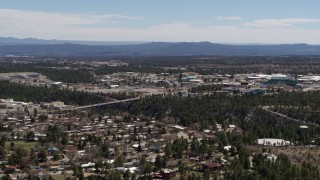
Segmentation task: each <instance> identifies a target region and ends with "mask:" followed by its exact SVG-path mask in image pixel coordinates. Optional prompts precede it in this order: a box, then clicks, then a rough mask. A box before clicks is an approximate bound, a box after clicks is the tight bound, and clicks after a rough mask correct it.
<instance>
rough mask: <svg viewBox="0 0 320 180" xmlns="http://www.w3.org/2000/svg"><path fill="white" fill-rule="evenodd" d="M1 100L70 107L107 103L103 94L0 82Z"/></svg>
mask: <svg viewBox="0 0 320 180" xmlns="http://www.w3.org/2000/svg"><path fill="white" fill-rule="evenodd" d="M0 98H2V99H5V98H12V99H14V100H16V101H24V102H34V103H40V102H52V101H63V102H64V103H65V104H68V105H87V104H95V103H99V102H105V101H106V97H105V96H103V95H101V94H91V93H87V92H79V91H75V90H68V89H58V88H49V87H35V86H26V85H23V84H17V83H10V82H9V81H0Z"/></svg>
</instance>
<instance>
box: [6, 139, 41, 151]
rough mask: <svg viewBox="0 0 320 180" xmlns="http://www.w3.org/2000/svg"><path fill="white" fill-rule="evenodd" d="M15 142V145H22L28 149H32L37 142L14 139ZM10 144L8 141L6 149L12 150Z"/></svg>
mask: <svg viewBox="0 0 320 180" xmlns="http://www.w3.org/2000/svg"><path fill="white" fill-rule="evenodd" d="M13 143H14V147H22V148H25V149H27V150H30V149H31V148H33V147H34V146H35V144H36V142H25V141H13ZM10 144H11V142H10V141H8V142H6V149H7V150H10Z"/></svg>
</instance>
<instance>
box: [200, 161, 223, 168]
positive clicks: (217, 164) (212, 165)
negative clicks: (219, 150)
mask: <svg viewBox="0 0 320 180" xmlns="http://www.w3.org/2000/svg"><path fill="white" fill-rule="evenodd" d="M204 166H206V167H207V168H217V167H220V166H221V164H219V163H217V162H212V163H207V164H204Z"/></svg>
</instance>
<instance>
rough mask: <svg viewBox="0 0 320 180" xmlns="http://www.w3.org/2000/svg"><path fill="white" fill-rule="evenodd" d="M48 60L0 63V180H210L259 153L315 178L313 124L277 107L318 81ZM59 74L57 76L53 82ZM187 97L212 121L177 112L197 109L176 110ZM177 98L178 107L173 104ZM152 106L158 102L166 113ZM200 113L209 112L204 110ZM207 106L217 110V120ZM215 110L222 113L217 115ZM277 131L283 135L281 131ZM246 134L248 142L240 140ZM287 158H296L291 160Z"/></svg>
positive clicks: (249, 163) (250, 164) (249, 166)
mask: <svg viewBox="0 0 320 180" xmlns="http://www.w3.org/2000/svg"><path fill="white" fill-rule="evenodd" d="M53 61H56V60H50V59H49V58H44V59H36V60H34V58H31V57H30V58H28V57H3V59H2V62H1V67H0V71H1V73H0V79H1V80H0V81H1V83H0V90H1V89H2V90H1V93H0V98H1V99H0V120H1V124H0V130H1V139H0V140H1V141H0V142H1V144H0V145H1V149H0V158H1V164H2V166H1V174H3V177H7V178H9V179H23V178H41V179H50V178H51V179H74V178H78V179H84V178H88V179H90V178H91V179H97V178H100V179H179V178H182V179H183V178H184V177H187V178H188V179H220V178H228V177H229V178H231V177H232V176H233V175H234V173H236V172H233V171H232V167H233V166H234V163H235V162H239V160H237V159H240V160H241V161H243V162H244V165H243V168H244V169H245V171H247V172H248V173H249V172H250V171H252V172H254V171H255V170H254V166H255V161H256V159H257V158H261V157H259V156H258V155H259V154H261V155H262V157H264V158H266V161H268V162H270V163H273V162H276V160H277V159H279V158H280V159H282V161H283V158H287V157H283V154H286V153H287V154H286V155H287V156H289V159H290V160H292V161H293V162H294V164H297V165H299V164H301V163H302V161H306V162H317V163H316V164H314V165H316V166H314V167H312V168H313V169H312V168H311V170H310V171H313V170H315V172H318V167H319V166H320V158H318V157H319V156H318V154H319V152H317V151H316V150H317V147H318V144H319V143H320V142H319V139H318V135H319V131H317V130H318V129H319V124H318V122H316V121H312V120H309V118H304V119H302V118H301V116H299V114H298V113H296V114H295V113H294V112H292V110H294V109H299V112H300V111H301V112H302V111H303V112H304V111H305V109H303V108H302V109H301V107H299V106H298V105H297V106H295V103H291V104H288V105H287V104H286V101H288V99H289V100H290V98H289V97H290V96H302V95H303V93H311V94H308V96H310V97H311V98H312V96H313V94H312V93H317V92H318V91H317V90H319V87H320V82H319V80H320V75H317V74H310V73H305V74H283V73H278V72H276V73H271V74H268V73H262V72H249V73H235V74H231V73H210V74H208V73H200V72H199V70H198V71H191V70H192V68H190V67H192V66H193V65H192V66H190V65H186V66H183V63H182V65H179V66H159V67H156V66H152V67H151V66H150V67H141V66H139V65H135V66H134V68H130V67H131V66H133V65H132V64H130V63H131V62H130V61H125V60H107V61H84V60H81V61H77V60H73V61H66V60H61V61H57V62H53ZM199 66H200V67H201V64H200V65H199ZM34 67H38V68H34ZM132 69H135V71H130V70H132ZM79 72H80V73H84V74H86V73H87V76H88V77H89V78H88V77H86V76H84V77H82V79H77V78H78V77H79V76H77V73H79ZM63 73H65V74H67V76H64V77H63V78H61V77H59V74H63ZM72 76H76V77H75V78H72ZM50 91H52V92H54V93H51V94H50V93H48V92H50ZM15 92H16V93H15ZM14 93H15V94H14ZM52 94H58V96H54V95H52ZM10 95H11V96H10ZM59 95H60V96H59ZM69 96H70V97H69ZM280 96H283V97H286V99H281V98H279V99H278V102H280V104H275V102H274V100H271V99H275V97H280ZM162 97H163V98H162ZM159 98H162V100H161V99H159ZM205 98H207V99H208V101H207V102H206V100H205ZM219 98H221V102H219V103H217V104H216V102H214V101H215V99H219ZM268 98H269V99H268ZM79 99H80V100H79ZM170 99H171V100H170ZM188 99H193V101H199V103H200V104H199V105H198V106H203V105H206V104H203V103H213V105H212V109H211V111H212V114H211V113H209V114H208V117H205V116H204V115H205V114H206V113H201V114H203V115H202V116H201V115H199V114H198V115H197V114H194V113H196V110H191V109H189V110H188V109H187V110H186V109H184V110H182V108H190V107H191V108H192V107H193V108H194V109H197V107H196V106H191V105H190V107H188V103H183V102H184V101H185V102H188ZM223 99H224V100H223ZM227 99H234V100H230V102H228V101H229V100H227ZM244 99H246V100H245V101H246V102H245V101H244ZM302 99H303V97H302ZM180 100H181V101H182V102H181V103H182V104H184V105H182V104H180V105H177V106H176V105H174V103H178V104H179V101H180ZM170 101H172V102H170ZM175 101H177V102H175ZM239 101H242V104H245V103H249V104H248V105H247V106H248V107H249V109H253V111H252V112H251V111H250V112H247V113H244V112H241V111H247V110H245V108H244V107H242V109H238V110H237V109H236V110H235V109H233V106H234V108H235V107H237V108H239V106H240V105H237V104H236V102H237V103H240V104H241V102H239ZM251 101H252V102H251ZM253 101H258V102H259V103H260V104H257V103H255V102H253ZM298 101H299V103H301V102H302V100H301V101H300V100H298ZM313 101H316V102H317V100H312V101H311V100H310V102H308V103H310V111H313V110H314V111H316V109H314V108H313V106H312V104H311V103H314V102H313ZM223 102H224V103H225V105H223V104H224V103H223ZM250 102H251V103H252V104H250ZM157 103H160V104H159V105H157ZM161 103H164V104H167V105H165V106H166V107H165V106H164V107H163V105H162V104H161ZM168 103H172V104H168ZM189 103H190V102H189ZM229 103H230V104H229ZM281 103H282V104H281ZM218 106H221V107H218ZM241 106H242V105H241ZM243 106H244V105H243ZM207 107H209V109H210V107H211V105H209V104H208V105H207ZM230 107H231V109H232V110H231V111H229V110H228V109H229V108H230ZM199 108H201V107H199ZM215 108H220V109H219V113H218V111H217V110H215ZM223 108H225V109H224V110H223V111H225V113H224V112H221V111H222V109H223ZM198 110H199V109H198ZM199 111H200V112H201V109H200V110H199ZM216 111H217V113H216ZM295 111H297V112H298V110H295ZM207 112H208V111H207ZM220 112H221V114H220ZM188 113H192V116H194V115H195V116H196V117H195V119H190V118H193V117H192V116H191V115H190V114H189V115H188ZM223 113H224V114H223ZM184 115H185V116H187V115H188V117H185V116H184ZM302 115H303V114H302ZM264 117H268V118H269V119H273V120H274V121H276V122H277V123H276V124H272V123H271V124H266V125H265V126H266V127H269V126H270V127H271V126H274V127H273V128H274V129H275V130H274V131H273V132H272V133H271V132H270V133H269V132H263V131H265V130H263V129H259V128H261V127H259V128H258V126H259V121H261V120H259V119H261V118H262V119H263V118H264ZM271 117H272V118H271ZM206 118H209V119H211V120H208V119H206ZM256 118H257V120H254V119H256ZM251 119H252V120H251ZM310 119H312V117H310ZM244 120H246V121H248V122H247V124H244V122H242V121H244ZM251 121H256V122H252V123H253V124H252V123H251ZM279 122H286V124H282V123H281V124H278V123H279ZM250 123H251V124H250ZM254 123H257V124H254ZM263 123H269V122H267V121H264V122H261V124H263ZM256 127H257V128H258V129H256ZM285 127H287V128H289V127H290V128H292V129H293V132H285V131H284V130H281V129H283V128H285ZM277 128H280V129H279V131H278V130H277ZM251 133H257V135H255V136H250V134H251ZM290 133H291V134H290ZM292 133H294V134H292ZM295 133H297V134H295ZM241 139H242V140H241ZM244 145H245V146H244ZM292 151H295V152H296V151H299V152H300V153H299V155H294V154H292ZM317 156H318V157H317ZM306 159H307V160H306ZM249 174H250V173H249Z"/></svg>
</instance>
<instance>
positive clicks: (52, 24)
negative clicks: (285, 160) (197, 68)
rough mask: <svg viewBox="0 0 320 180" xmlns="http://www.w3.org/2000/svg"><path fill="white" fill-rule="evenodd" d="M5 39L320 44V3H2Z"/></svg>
mask: <svg viewBox="0 0 320 180" xmlns="http://www.w3.org/2000/svg"><path fill="white" fill-rule="evenodd" d="M0 37H17V38H40V39H59V40H89V41H162V42H164V41H165V42H182V41H183V42H191V41H194V42H199V41H209V42H213V43H268V44H284V43H290V44H291V43H308V44H320V1H319V0H0Z"/></svg>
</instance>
